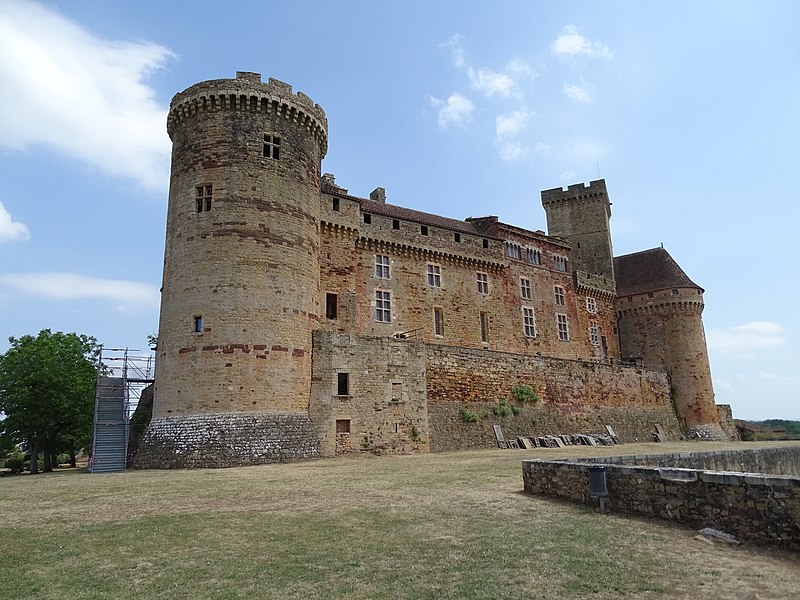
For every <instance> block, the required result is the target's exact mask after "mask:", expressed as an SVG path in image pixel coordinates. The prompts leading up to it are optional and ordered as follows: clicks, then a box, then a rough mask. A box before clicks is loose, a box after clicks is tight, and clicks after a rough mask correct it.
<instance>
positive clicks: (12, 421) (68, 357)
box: [0, 329, 99, 472]
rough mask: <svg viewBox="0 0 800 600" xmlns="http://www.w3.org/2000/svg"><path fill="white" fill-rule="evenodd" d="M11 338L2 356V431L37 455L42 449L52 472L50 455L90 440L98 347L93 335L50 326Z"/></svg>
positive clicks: (0, 375)
mask: <svg viewBox="0 0 800 600" xmlns="http://www.w3.org/2000/svg"><path fill="white" fill-rule="evenodd" d="M9 342H10V344H11V347H10V348H9V349H8V351H7V352H6V353H5V354H3V355H2V356H0V411H2V412H3V413H5V419H4V420H3V421H0V434H1V435H3V436H4V437H7V438H10V439H11V440H13V441H15V442H18V443H24V444H27V447H28V451H29V452H30V454H31V455H32V456H37V455H38V452H39V451H40V450H41V451H43V452H44V468H45V470H49V469H50V468H51V461H50V458H51V457H53V456H55V455H57V454H58V453H59V452H72V453H74V451H75V450H76V449H80V448H83V447H87V446H88V445H89V443H90V441H91V433H92V416H93V412H94V386H95V381H96V360H97V357H98V355H99V346H98V345H97V341H96V340H95V339H94V338H93V337H89V336H85V335H78V334H76V333H61V332H56V333H52V332H51V331H50V330H49V329H43V330H42V331H40V332H39V334H38V335H37V336H32V335H25V336H22V337H20V338H14V337H11V338H9ZM35 465H36V460H35V459H34V460H31V468H32V472H35Z"/></svg>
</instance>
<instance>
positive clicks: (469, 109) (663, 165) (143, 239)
mask: <svg viewBox="0 0 800 600" xmlns="http://www.w3.org/2000/svg"><path fill="white" fill-rule="evenodd" d="M225 6H226V5H225V4H224V3H220V2H218V1H215V2H209V1H206V0H196V1H193V2H155V1H148V0H139V1H137V2H127V3H123V2H108V1H107V0H73V1H70V2H34V1H23V0H0V89H2V92H3V94H2V96H3V109H2V111H0V352H2V351H4V350H5V349H6V348H7V347H8V344H7V342H6V340H7V338H8V336H20V335H24V334H27V333H36V332H38V331H39V330H40V329H42V328H45V327H47V328H51V329H53V330H61V331H77V332H79V333H86V334H89V335H94V336H95V337H97V338H98V340H99V341H100V342H101V343H103V344H105V345H106V346H110V347H124V346H127V347H131V348H144V347H145V346H146V336H147V334H149V333H154V332H155V331H156V329H157V327H158V299H159V294H158V288H159V285H160V279H161V265H162V260H163V248H164V226H165V214H166V198H167V186H168V176H169V173H168V171H169V152H170V143H169V138H168V136H167V134H166V127H165V120H166V112H167V108H168V106H169V101H170V99H171V98H172V96H173V95H174V94H175V93H177V92H179V91H181V90H183V89H185V88H186V87H188V86H189V85H191V84H193V83H196V82H198V81H202V80H204V79H216V78H223V77H233V76H234V74H235V72H236V71H237V70H240V71H256V72H260V73H262V74H263V77H264V80H266V78H267V77H275V78H277V79H281V80H283V81H286V82H287V83H290V84H292V85H293V86H294V88H295V90H302V91H303V92H305V93H307V94H308V95H309V96H311V97H312V98H313V99H314V100H315V101H316V102H318V103H319V104H321V105H322V107H323V108H324V109H325V111H326V113H327V115H328V120H329V128H330V132H329V136H330V137H329V141H330V145H329V151H328V156H327V157H326V159H325V161H324V163H323V171H325V172H331V173H334V174H335V176H336V182H337V183H338V184H339V185H341V186H343V187H345V188H348V189H349V190H350V192H351V193H353V194H355V195H361V196H366V195H368V194H369V192H370V191H371V190H373V189H374V188H375V187H377V186H382V187H384V188H386V191H387V199H388V201H389V202H392V203H394V204H399V205H402V206H407V207H410V208H415V209H418V210H424V211H428V212H434V213H438V214H442V215H445V216H449V217H455V218H462V219H463V218H465V217H468V216H481V215H486V214H495V215H498V216H500V218H501V219H502V220H503V221H505V222H509V223H514V224H517V225H520V226H523V227H527V228H529V229H546V221H545V216H544V212H543V210H542V208H541V204H540V200H539V192H540V191H541V190H542V189H547V188H552V187H556V186H559V185H567V184H570V183H576V182H581V181H583V182H587V181H589V180H591V179H596V178H597V176H598V173H599V175H600V176H601V177H603V178H605V179H606V181H607V184H608V188H609V193H610V196H611V201H612V202H613V208H612V210H613V217H612V228H613V233H614V250H615V253H616V254H625V253H629V252H635V251H638V250H643V249H647V248H652V247H656V246H659V245H660V244H661V243H663V244H664V247H665V248H666V249H667V250H669V252H670V253H671V254H672V256H673V257H674V258H675V259H676V260H677V261H678V262H679V263H680V264H681V265H682V266H683V268H684V270H685V271H686V272H687V273H688V275H689V276H690V277H691V278H692V279H693V280H694V281H695V282H697V283H698V284H699V285H701V286H703V287H704V288H705V289H706V295H705V300H706V310H705V313H704V321H705V327H706V335H707V339H708V343H709V348H710V359H711V368H712V374H713V377H714V384H715V391H716V398H717V402H719V403H729V404H732V405H733V410H734V414H735V416H737V417H740V418H747V419H762V418H770V417H774V418H793V419H800V402H798V400H800V391H798V390H800V372H799V371H800V370H799V369H798V366H797V365H798V364H800V351H798V347H800V346H799V345H798V343H797V341H796V340H797V339H798V335H800V317H799V316H798V315H800V311H798V310H797V309H796V307H795V306H794V304H795V302H797V298H798V296H799V295H800V293H799V292H800V290H798V283H797V271H798V269H797V267H796V262H795V261H794V260H793V256H792V254H791V253H792V252H793V250H792V248H793V243H794V241H795V240H796V238H797V237H798V234H800V231H799V230H798V221H799V220H800V208H798V199H797V196H798V194H797V188H796V186H797V183H796V176H797V174H798V166H800V144H798V142H797V140H796V137H797V133H798V131H800V127H799V126H800V68H799V67H800V36H798V35H797V27H798V24H799V23H800V4H798V3H796V2H792V1H791V0H786V1H784V2H780V1H759V2H755V1H754V2H742V1H735V0H726V1H724V2H715V1H706V2H694V1H676V2H668V3H655V2H632V1H631V2H568V1H564V2H557V3H556V2H540V1H527V2H496V3H494V4H487V3H477V2H474V3H472V2H463V1H459V2H455V1H452V2H432V1H431V2H417V1H416V0H413V1H412V0H407V1H406V2H402V3H392V4H388V3H387V4H386V5H385V4H384V3H378V2H367V1H363V2H355V1H354V2H339V3H334V2H316V1H307V2H304V3H302V4H292V3H288V2H255V1H248V0H242V1H241V2H238V3H235V4H231V5H230V7H231V8H230V9H226V8H225Z"/></svg>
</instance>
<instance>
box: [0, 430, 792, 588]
mask: <svg viewBox="0 0 800 600" xmlns="http://www.w3.org/2000/svg"><path fill="white" fill-rule="evenodd" d="M756 445H758V446H769V445H775V444H774V443H759V444H747V447H754V446H756ZM721 447H724V445H723V444H716V443H704V444H697V443H694V444H668V445H665V444H660V445H656V444H635V445H634V444H626V445H623V446H619V447H616V448H612V449H607V448H600V449H597V448H585V447H581V448H568V449H565V450H536V451H516V450H491V451H477V452H461V453H448V454H428V455H418V456H399V457H381V458H375V457H369V456H358V457H344V458H336V459H327V460H316V461H310V462H303V463H293V464H279V465H264V466H258V467H243V468H236V469H221V470H197V471H129V472H126V473H120V474H107V475H100V474H98V475H90V474H88V473H85V472H81V471H66V472H57V473H53V474H50V475H47V476H45V475H37V476H31V475H23V476H18V477H4V478H2V479H0V515H2V516H1V517H0V541H1V542H0V598H3V599H4V600H10V599H13V598H25V599H32V598H58V599H83V598H170V599H171V598H192V599H198V600H199V599H203V598H215V599H216V598H219V599H227V598H231V599H232V598H247V599H253V598H281V599H286V598H339V597H347V598H370V599H372V598H375V599H378V598H392V599H394V598H544V597H547V596H551V595H553V596H554V597H558V598H581V597H592V598H618V597H625V596H628V597H637V598H675V597H681V598H683V597H686V598H688V597H692V598H694V597H700V596H709V597H716V598H798V597H800V557H797V556H793V555H790V554H787V553H780V552H776V551H772V550H769V549H765V548H758V547H752V546H750V547H748V546H741V547H729V546H725V545H721V544H717V545H713V546H712V545H708V544H707V543H704V542H702V541H698V540H695V539H694V538H693V536H694V535H695V532H694V531H692V530H686V529H679V528H675V527H674V526H672V525H668V524H666V523H662V522H659V521H648V520H642V519H636V518H631V517H625V516H616V515H599V514H596V513H594V512H592V511H590V510H588V509H586V508H583V507H580V506H574V505H569V504H564V503H560V502H556V501H550V500H543V499H540V498H535V497H532V496H528V495H525V494H523V493H522V473H521V466H520V462H521V460H522V459H524V458H533V457H539V456H548V457H555V456H568V455H569V456H576V455H597V454H600V453H623V452H624V453H637V452H657V451H670V450H671V451H676V450H682V451H685V450H687V449H692V450H710V449H715V448H721ZM734 447H738V448H741V447H742V445H741V444H739V445H736V446H734Z"/></svg>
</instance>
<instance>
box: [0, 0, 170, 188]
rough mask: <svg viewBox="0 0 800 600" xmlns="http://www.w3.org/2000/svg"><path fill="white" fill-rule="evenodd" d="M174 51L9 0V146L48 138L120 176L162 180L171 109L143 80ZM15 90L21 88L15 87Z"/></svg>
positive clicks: (2, 75)
mask: <svg viewBox="0 0 800 600" xmlns="http://www.w3.org/2000/svg"><path fill="white" fill-rule="evenodd" d="M172 56H173V54H172V53H171V52H170V51H169V50H168V49H166V48H164V47H162V46H158V45H156V44H152V43H147V42H129V41H116V40H105V39H101V38H98V37H96V36H94V35H93V34H92V33H90V32H88V31H86V30H85V29H83V28H81V27H80V26H79V25H78V24H76V23H74V22H73V21H70V20H68V19H67V18H65V17H63V16H62V15H60V14H59V13H57V12H55V11H53V10H51V9H49V8H48V7H46V6H43V5H40V4H37V3H35V2H29V1H23V0H3V1H2V2H0V80H2V81H3V88H4V90H5V91H6V93H5V94H4V96H3V110H2V111H0V130H1V131H2V132H3V135H2V137H0V145H2V146H5V147H7V148H10V149H12V150H25V149H27V148H28V147H30V146H35V145H39V144H41V145H45V146H50V147H52V148H54V149H56V150H57V151H59V152H61V153H63V154H65V155H67V156H70V157H74V158H77V159H78V160H80V161H83V162H85V163H87V164H89V165H92V166H93V167H96V168H99V169H101V170H102V171H105V172H107V173H110V174H112V175H114V176H120V177H126V178H130V179H133V180H135V181H138V182H139V183H140V184H142V185H144V186H147V187H150V188H154V189H162V188H164V187H165V186H166V185H167V182H168V174H169V152H170V143H169V138H168V137H167V134H166V127H165V122H166V113H167V109H166V107H164V106H160V105H159V104H158V103H157V102H156V100H155V97H154V96H155V94H154V91H153V89H152V88H150V87H149V86H147V85H146V84H145V83H143V81H144V80H145V79H146V78H147V76H148V75H149V74H150V72H152V71H153V70H156V69H160V68H162V67H163V66H164V63H165V62H166V60H167V59H168V58H171V57H172ZM12 91H13V93H12Z"/></svg>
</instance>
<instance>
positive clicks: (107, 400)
mask: <svg viewBox="0 0 800 600" xmlns="http://www.w3.org/2000/svg"><path fill="white" fill-rule="evenodd" d="M154 374H155V354H154V353H153V352H152V351H141V350H131V349H129V348H101V351H100V359H99V362H98V368H97V387H96V392H95V405H94V429H93V435H92V461H91V463H90V471H91V472H92V473H109V472H118V471H123V470H125V463H126V459H127V453H128V425H129V422H130V418H131V415H132V414H133V411H134V410H136V406H137V404H138V403H139V398H140V397H141V395H142V390H144V388H145V387H147V386H148V385H150V384H151V383H153V380H154Z"/></svg>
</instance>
